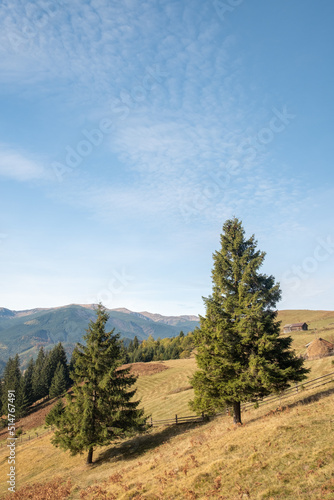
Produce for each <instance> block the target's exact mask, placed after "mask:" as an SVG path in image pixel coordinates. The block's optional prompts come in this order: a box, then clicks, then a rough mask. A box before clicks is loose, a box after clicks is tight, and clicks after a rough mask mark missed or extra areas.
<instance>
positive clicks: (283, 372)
mask: <svg viewBox="0 0 334 500" xmlns="http://www.w3.org/2000/svg"><path fill="white" fill-rule="evenodd" d="M256 246H257V242H256V241H255V239H254V236H251V238H249V239H246V238H245V233H244V229H243V227H242V224H241V222H240V221H239V220H238V219H236V218H233V219H231V220H227V221H226V222H225V224H224V226H223V233H222V235H221V249H220V251H217V252H215V253H214V254H213V261H214V265H213V270H212V281H213V292H212V295H211V296H209V297H208V298H205V299H204V302H205V306H206V316H205V317H200V327H199V328H198V329H197V330H195V332H194V343H195V347H196V349H197V355H196V359H197V365H198V367H199V369H200V370H199V371H197V372H195V374H194V376H193V378H192V385H193V387H194V390H195V398H194V400H193V401H192V402H191V403H190V406H191V408H192V409H193V410H195V411H197V412H201V411H206V412H208V413H215V412H216V411H219V410H220V411H222V410H223V409H224V408H226V405H228V406H232V407H233V411H234V422H235V423H241V412H240V405H241V403H242V402H245V401H256V400H257V399H258V398H261V397H264V396H267V395H268V394H270V393H272V392H279V391H282V390H284V389H286V388H287V387H289V385H290V383H291V382H296V381H300V380H303V379H304V378H305V376H306V373H307V372H308V370H307V369H306V368H304V367H303V360H302V359H301V358H298V357H296V355H295V354H294V352H293V351H291V349H290V346H291V342H292V338H291V337H284V338H283V337H280V323H279V322H278V321H277V320H276V315H277V311H276V310H275V305H276V302H277V301H278V300H279V299H280V295H281V292H280V288H279V284H275V280H274V277H273V276H267V275H265V274H260V273H259V268H260V267H261V266H262V263H263V260H264V257H265V253H264V252H260V251H259V250H256Z"/></svg>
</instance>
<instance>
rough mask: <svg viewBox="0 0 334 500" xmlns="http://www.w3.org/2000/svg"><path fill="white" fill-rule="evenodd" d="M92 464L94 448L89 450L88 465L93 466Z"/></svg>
mask: <svg viewBox="0 0 334 500" xmlns="http://www.w3.org/2000/svg"><path fill="white" fill-rule="evenodd" d="M92 463H93V447H92V448H89V450H88V457H87V462H86V464H92Z"/></svg>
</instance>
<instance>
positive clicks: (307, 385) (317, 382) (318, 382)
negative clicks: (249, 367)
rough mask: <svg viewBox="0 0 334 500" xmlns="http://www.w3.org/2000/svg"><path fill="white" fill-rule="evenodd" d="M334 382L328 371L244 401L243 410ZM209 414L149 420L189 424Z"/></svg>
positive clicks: (154, 425) (151, 420)
mask: <svg viewBox="0 0 334 500" xmlns="http://www.w3.org/2000/svg"><path fill="white" fill-rule="evenodd" d="M331 382H334V372H331V373H328V374H327V375H323V376H322V377H317V378H314V379H312V380H309V381H308V382H303V383H300V384H295V385H294V386H291V387H289V388H288V389H286V390H285V391H282V392H281V393H279V394H273V395H270V396H267V397H266V398H262V399H258V400H257V401H252V402H249V403H244V404H242V405H241V409H242V411H247V410H251V409H255V408H258V407H260V406H263V405H266V404H269V403H275V402H278V403H279V405H281V402H282V400H283V399H285V398H288V397H290V396H292V395H293V394H297V393H299V392H302V391H306V390H310V389H315V388H317V387H321V386H323V385H327V384H330V383H331ZM228 412H232V408H227V409H226V413H228ZM224 414H225V413H217V414H216V416H219V415H224ZM207 418H208V417H207V416H205V415H204V413H202V415H189V416H187V417H180V416H178V415H175V417H174V418H169V419H163V420H153V419H152V418H151V419H150V420H149V422H148V423H149V425H150V426H152V427H157V426H161V425H178V424H187V423H193V422H203V421H204V420H207Z"/></svg>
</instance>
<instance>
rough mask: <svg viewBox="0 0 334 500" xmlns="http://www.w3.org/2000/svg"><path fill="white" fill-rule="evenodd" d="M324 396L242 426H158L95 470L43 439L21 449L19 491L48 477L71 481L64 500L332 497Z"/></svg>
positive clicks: (332, 401)
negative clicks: (21, 487)
mask: <svg viewBox="0 0 334 500" xmlns="http://www.w3.org/2000/svg"><path fill="white" fill-rule="evenodd" d="M318 390H319V389H318ZM320 391H321V392H320V393H319V392H318V393H317V392H315V391H313V392H312V391H310V392H305V393H298V395H295V396H293V397H291V398H290V399H289V400H287V402H286V403H285V405H284V407H280V408H277V407H276V406H272V407H263V408H261V407H260V408H259V409H258V410H251V411H250V412H247V413H245V414H244V415H243V421H244V425H243V426H234V425H233V424H232V421H231V418H230V417H217V418H216V419H214V420H212V421H210V422H208V423H204V424H200V425H197V426H196V425H185V426H183V425H180V426H173V427H169V428H157V429H154V430H152V431H151V432H149V433H147V434H145V435H142V436H139V437H136V438H134V439H132V440H128V441H121V442H119V443H117V444H116V445H114V446H110V447H105V448H103V449H101V451H100V453H99V454H97V455H96V462H95V464H93V466H91V467H88V466H86V465H85V464H84V458H85V457H83V456H78V457H71V456H70V455H69V454H68V453H67V452H66V453H64V452H62V451H60V450H58V449H55V448H53V447H52V445H51V443H50V436H44V437H42V438H38V439H36V440H34V442H33V444H30V446H29V444H28V443H22V444H20V445H19V446H18V452H17V456H18V465H17V471H18V472H17V477H18V487H19V488H20V486H21V485H22V486H24V487H27V486H28V484H31V483H36V482H39V483H43V482H48V484H46V485H45V486H44V487H45V489H46V491H49V490H50V480H51V479H52V478H54V477H56V476H59V477H62V478H63V480H64V482H66V481H67V480H68V479H71V485H72V486H71V490H70V492H69V493H68V496H67V497H66V496H65V497H63V498H69V499H80V498H84V499H87V500H92V499H105V500H106V499H117V500H118V499H121V500H122V499H123V500H130V499H138V500H139V499H147V500H153V499H178V498H180V499H183V498H189V499H190V498H193V499H203V500H204V499H211V498H217V499H218V498H221V499H229V500H234V499H235V500H237V499H240V500H241V499H246V498H250V499H259V500H262V499H268V500H269V499H274V500H277V499H284V500H285V499H287V500H288V499H294V500H297V499H298V500H300V499H305V500H306V499H307V500H309V499H312V500H330V499H333V498H334V471H333V466H332V465H333V459H334V417H333V415H334V388H333V387H332V388H331V387H330V386H329V387H328V388H322V389H320ZM4 458H5V457H4V453H3V451H2V450H0V460H1V465H0V473H1V474H6V472H7V468H8V465H7V463H5V460H4ZM3 477H4V476H3ZM63 486H64V487H70V486H69V485H66V484H65V485H64V484H63ZM33 488H34V489H33V490H32V491H36V492H37V491H43V490H42V489H41V490H37V486H36V485H35V486H33ZM38 488H42V486H40V485H39V486H38ZM25 491H26V492H29V489H26V490H25ZM60 491H61V490H60ZM2 492H4V490H2ZM9 498H11V497H9ZM17 498H29V497H28V496H26V497H23V496H22V497H17ZM34 498H38V499H39V498H48V497H47V496H45V497H43V496H40V497H38V496H36V497H34ZM50 498H53V497H50ZM58 498H62V497H58Z"/></svg>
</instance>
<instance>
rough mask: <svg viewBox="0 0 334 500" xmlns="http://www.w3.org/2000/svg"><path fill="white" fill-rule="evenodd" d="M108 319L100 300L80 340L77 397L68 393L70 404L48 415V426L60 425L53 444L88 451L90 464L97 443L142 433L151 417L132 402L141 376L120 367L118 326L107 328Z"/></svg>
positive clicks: (76, 358)
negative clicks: (135, 375)
mask: <svg viewBox="0 0 334 500" xmlns="http://www.w3.org/2000/svg"><path fill="white" fill-rule="evenodd" d="M107 321H108V314H107V313H106V311H105V309H104V308H103V306H102V305H101V304H100V305H99V306H98V309H97V319H96V321H95V322H90V324H89V328H88V330H87V334H86V335H85V336H84V337H83V338H84V340H85V341H86V345H82V344H78V345H77V347H76V349H75V354H74V371H72V373H71V377H72V378H73V380H74V382H75V384H74V387H73V394H74V395H73V397H71V396H70V395H69V396H67V404H66V406H62V407H61V404H59V405H58V406H57V408H56V409H55V410H54V411H53V410H51V412H50V413H49V415H48V417H47V419H46V423H47V425H52V424H53V425H55V426H56V431H55V435H54V438H53V444H54V445H55V446H59V447H61V448H63V449H65V450H67V449H68V450H70V452H71V454H73V455H76V454H77V453H82V452H84V451H88V457H87V463H89V464H90V463H92V459H93V450H94V448H95V447H96V446H102V445H106V444H109V443H110V442H111V441H112V440H113V439H116V438H118V437H120V436H126V435H129V434H131V433H133V432H134V431H139V430H141V429H143V428H144V426H145V421H146V419H145V417H144V410H141V409H138V408H137V407H138V404H139V401H132V398H133V396H134V394H135V392H136V391H135V390H133V389H132V390H131V388H132V386H133V384H134V383H135V381H136V377H134V376H133V375H131V374H130V373H129V369H121V368H120V365H121V364H122V361H123V360H122V359H121V344H120V340H119V334H114V329H113V330H111V331H110V332H106V331H105V325H106V323H107ZM129 389H130V390H129Z"/></svg>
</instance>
